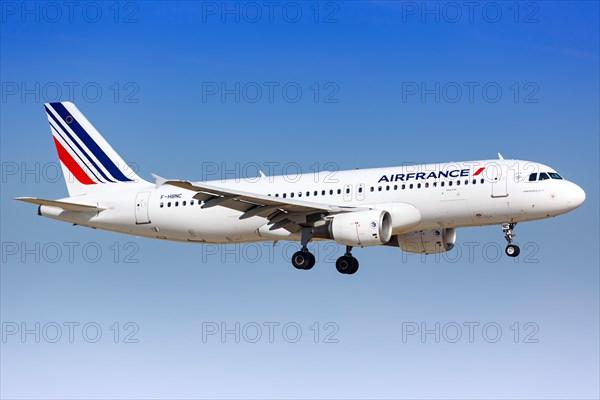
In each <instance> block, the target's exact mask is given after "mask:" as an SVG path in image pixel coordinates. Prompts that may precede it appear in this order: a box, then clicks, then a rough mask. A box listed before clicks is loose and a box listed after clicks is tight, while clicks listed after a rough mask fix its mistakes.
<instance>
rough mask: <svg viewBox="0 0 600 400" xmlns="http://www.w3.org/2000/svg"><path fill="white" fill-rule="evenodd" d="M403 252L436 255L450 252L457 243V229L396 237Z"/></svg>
mask: <svg viewBox="0 0 600 400" xmlns="http://www.w3.org/2000/svg"><path fill="white" fill-rule="evenodd" d="M394 241H395V242H396V243H394V244H396V245H397V246H398V247H400V248H401V249H402V251H407V252H409V253H421V254H435V253H443V252H446V251H450V250H452V249H453V248H454V243H456V229H454V228H444V229H429V230H425V231H416V232H410V233H404V234H402V235H396V236H394V240H392V243H393V242H394Z"/></svg>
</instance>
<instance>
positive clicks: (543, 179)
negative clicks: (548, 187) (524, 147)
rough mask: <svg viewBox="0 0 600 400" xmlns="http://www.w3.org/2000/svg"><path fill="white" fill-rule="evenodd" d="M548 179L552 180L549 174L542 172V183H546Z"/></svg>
mask: <svg viewBox="0 0 600 400" xmlns="http://www.w3.org/2000/svg"><path fill="white" fill-rule="evenodd" d="M546 179H550V177H549V176H548V174H547V173H545V172H540V181H545V180H546Z"/></svg>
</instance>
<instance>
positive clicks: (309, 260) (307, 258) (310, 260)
mask: <svg viewBox="0 0 600 400" xmlns="http://www.w3.org/2000/svg"><path fill="white" fill-rule="evenodd" d="M315 262H316V259H315V255H314V254H313V253H311V252H310V251H308V248H307V247H306V246H303V247H302V250H300V251H297V252H295V253H294V255H293V256H292V265H293V266H294V267H296V268H298V269H306V270H308V269H311V268H312V267H314V266H315Z"/></svg>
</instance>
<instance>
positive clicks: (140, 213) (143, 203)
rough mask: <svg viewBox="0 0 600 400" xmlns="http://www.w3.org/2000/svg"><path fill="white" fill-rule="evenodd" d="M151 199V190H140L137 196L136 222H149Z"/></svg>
mask: <svg viewBox="0 0 600 400" xmlns="http://www.w3.org/2000/svg"><path fill="white" fill-rule="evenodd" d="M149 200H150V192H140V193H138V194H137V196H136V198H135V223H136V224H138V225H140V224H149V223H150V216H149V213H148V202H149Z"/></svg>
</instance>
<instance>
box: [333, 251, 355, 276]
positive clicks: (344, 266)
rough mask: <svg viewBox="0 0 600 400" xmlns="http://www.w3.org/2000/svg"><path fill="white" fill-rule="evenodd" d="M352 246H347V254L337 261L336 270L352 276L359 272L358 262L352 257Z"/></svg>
mask: <svg viewBox="0 0 600 400" xmlns="http://www.w3.org/2000/svg"><path fill="white" fill-rule="evenodd" d="M351 251H352V246H346V253H344V255H343V256H341V257H340V258H338V259H337V261H336V262H335V268H336V269H337V270H338V272H339V273H341V274H348V275H352V274H354V273H356V271H358V260H357V259H356V258H355V257H353V256H352V253H351Z"/></svg>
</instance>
